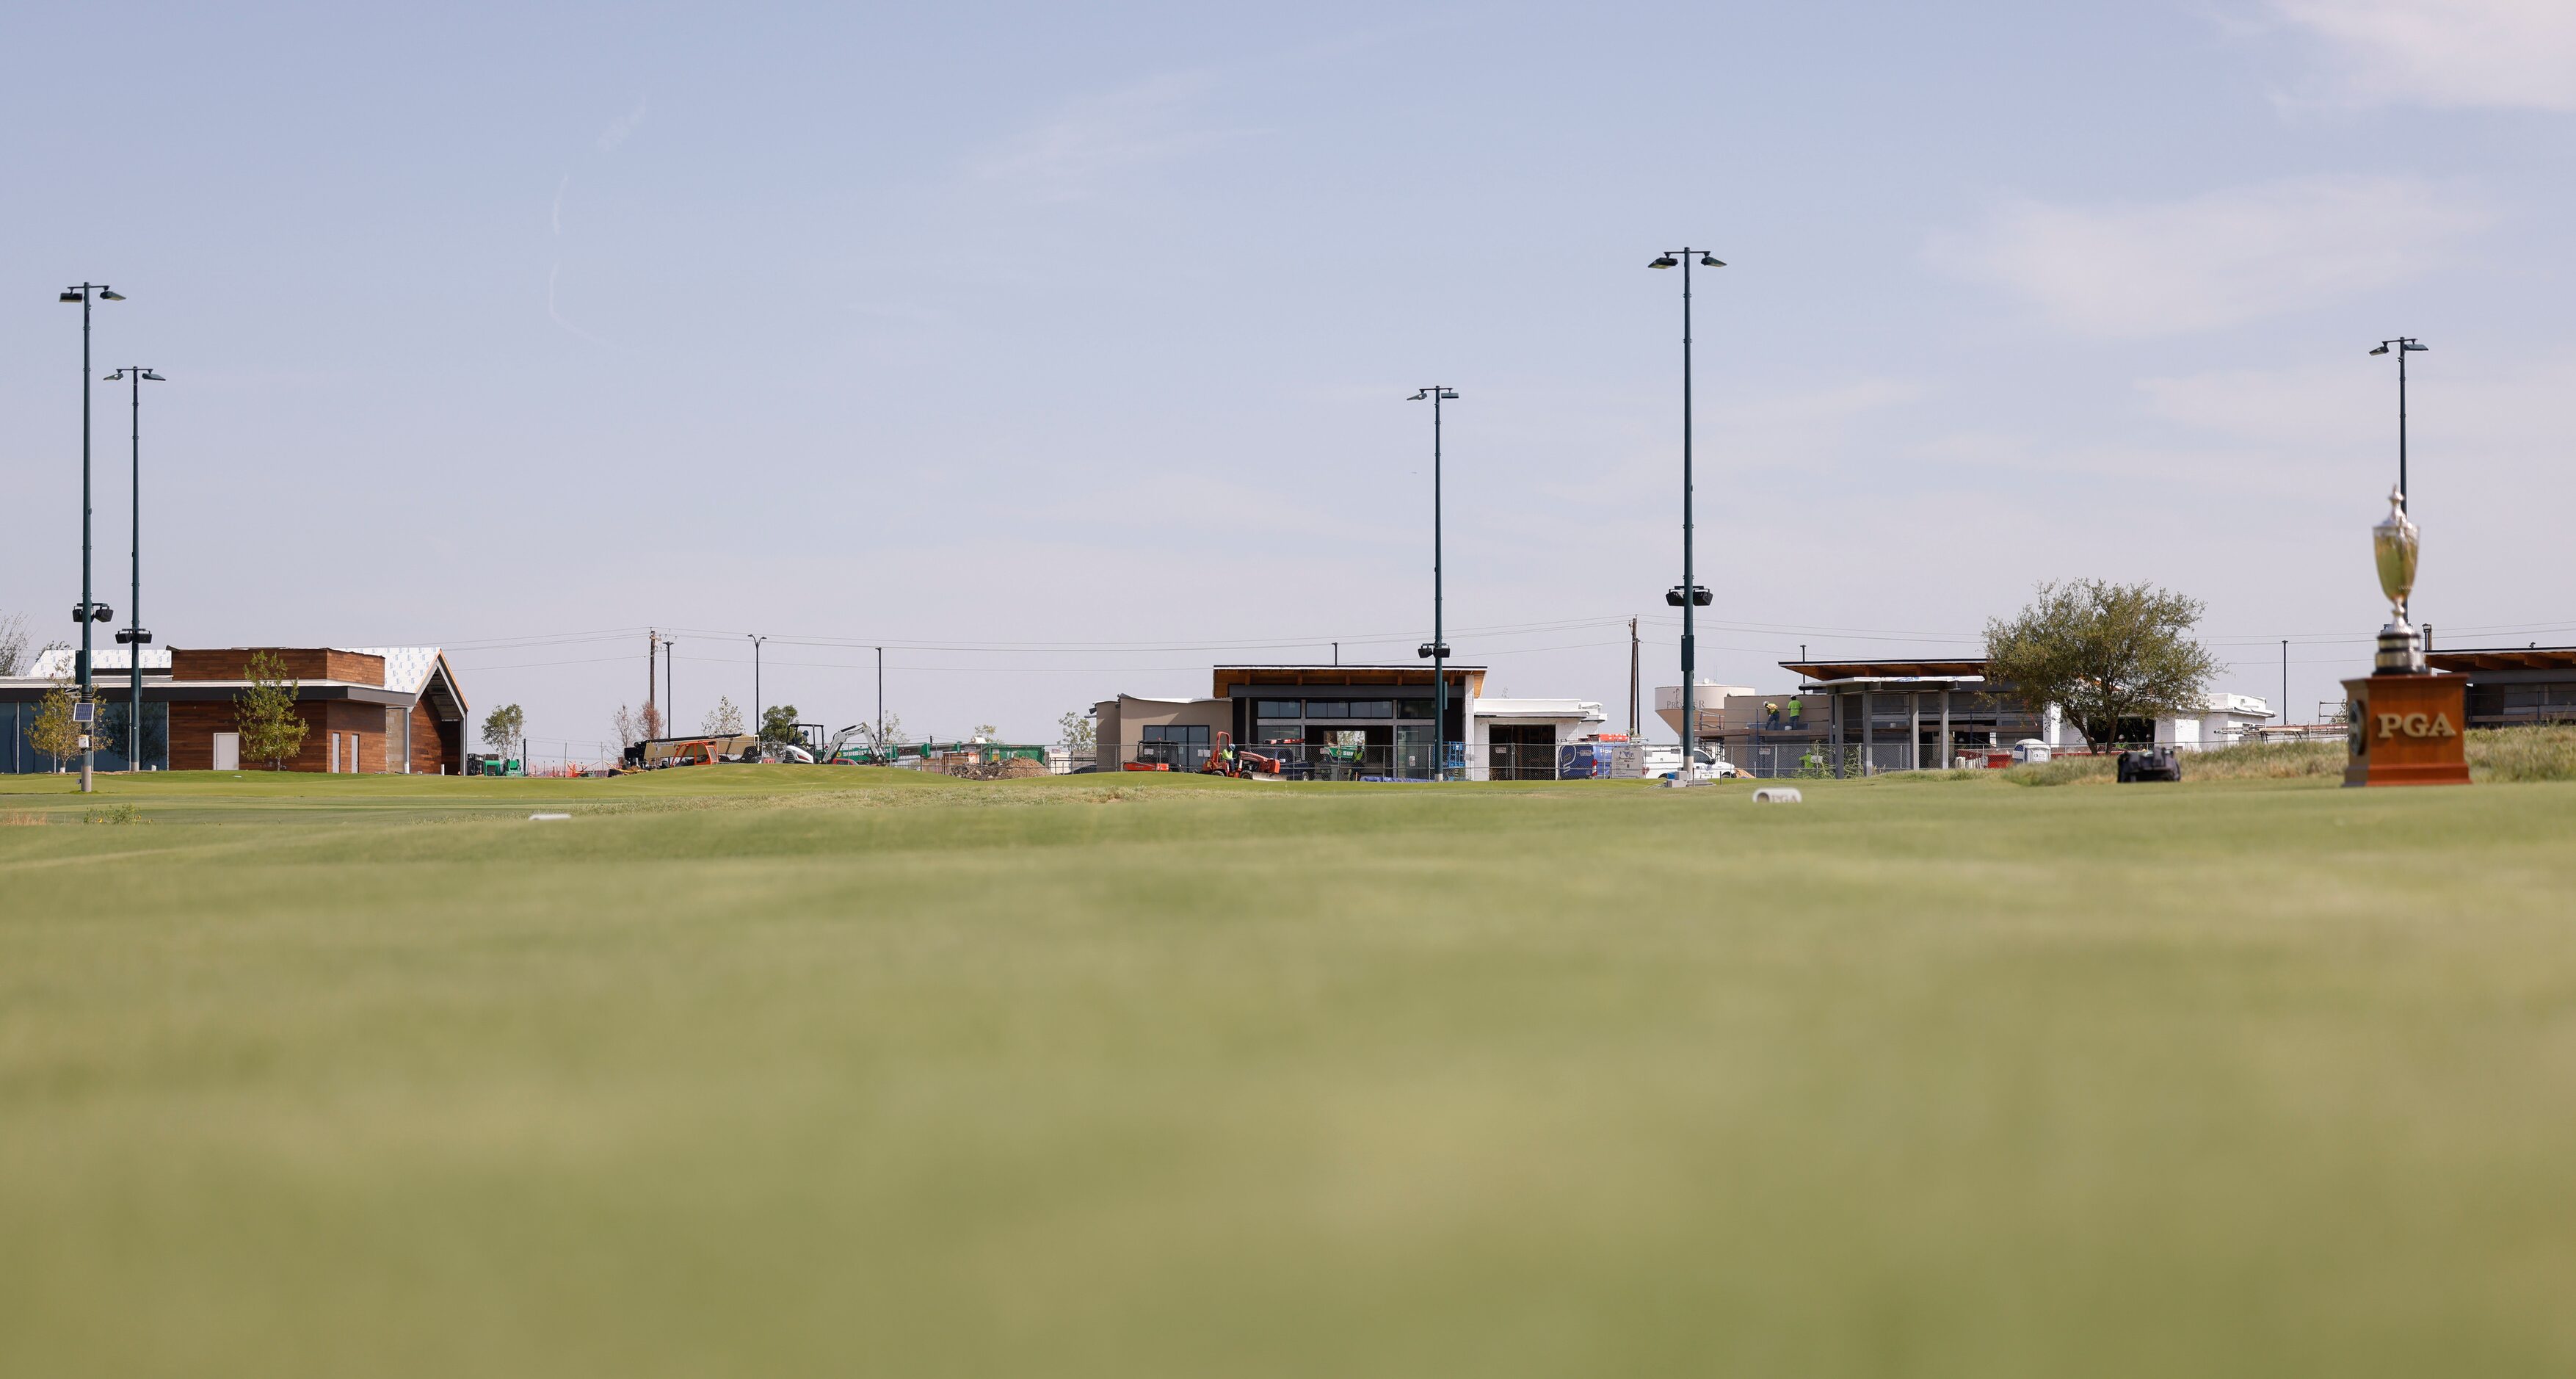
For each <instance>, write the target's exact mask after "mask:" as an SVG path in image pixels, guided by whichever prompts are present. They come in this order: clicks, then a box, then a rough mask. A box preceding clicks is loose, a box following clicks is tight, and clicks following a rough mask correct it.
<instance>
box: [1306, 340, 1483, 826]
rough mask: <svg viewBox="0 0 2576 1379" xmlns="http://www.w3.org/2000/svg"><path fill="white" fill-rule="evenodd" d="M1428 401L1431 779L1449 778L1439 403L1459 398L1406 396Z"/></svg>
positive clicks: (1432, 393)
mask: <svg viewBox="0 0 2576 1379" xmlns="http://www.w3.org/2000/svg"><path fill="white" fill-rule="evenodd" d="M1425 398H1428V399H1430V400H1431V640H1430V641H1429V642H1426V643H1424V644H1423V645H1422V646H1421V647H1419V648H1417V649H1416V651H1415V653H1414V654H1416V655H1419V656H1426V657H1429V658H1430V660H1431V685H1432V689H1431V750H1432V752H1433V753H1435V754H1436V756H1435V759H1434V760H1433V761H1432V763H1431V778H1432V779H1433V780H1447V779H1448V778H1449V642H1448V640H1447V638H1446V637H1445V636H1443V634H1442V626H1443V625H1442V622H1441V607H1440V597H1441V589H1440V404H1441V403H1443V402H1455V401H1457V400H1458V390H1457V389H1455V388H1450V387H1445V386H1443V385H1441V384H1437V383H1435V384H1432V385H1431V386H1430V387H1428V388H1424V389H1422V390H1420V391H1418V392H1416V393H1415V394H1414V395H1413V396H1411V397H1409V398H1406V399H1405V401H1407V402H1420V401H1422V400H1423V399H1425ZM1334 659H1336V660H1339V659H1340V648H1339V647H1336V648H1334Z"/></svg>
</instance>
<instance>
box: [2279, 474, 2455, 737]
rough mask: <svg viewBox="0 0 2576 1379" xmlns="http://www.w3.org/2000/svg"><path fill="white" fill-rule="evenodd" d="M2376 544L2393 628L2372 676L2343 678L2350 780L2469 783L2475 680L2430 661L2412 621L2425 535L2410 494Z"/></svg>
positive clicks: (2373, 535) (2374, 537) (2384, 633)
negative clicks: (2410, 511)
mask: <svg viewBox="0 0 2576 1379" xmlns="http://www.w3.org/2000/svg"><path fill="white" fill-rule="evenodd" d="M2370 549H2371V555H2372V556H2373V557H2374V559H2375V561H2376V563H2377V564H2378V566H2379V592H2380V593H2382V594H2385V595H2387V596H2388V625H2387V626H2386V627H2383V628H2381V629H2379V656H2378V659H2377V660H2376V661H2374V662H2373V663H2372V672H2371V675H2370V677H2369V678H2368V679H2364V680H2346V681H2344V682H2343V690H2344V707H2345V711H2346V713H2347V714H2348V715H2349V719H2348V722H2347V723H2346V728H2345V746H2346V751H2347V755H2346V757H2345V761H2344V771H2343V783H2344V784H2346V785H2466V784H2468V783H2469V765H2468V757H2467V755H2466V754H2465V753H2464V752H2463V751H2462V747H2463V745H2464V744H2463V739H2462V737H2461V730H2462V729H2463V728H2465V727H2466V726H2467V724H2468V715H2467V713H2466V712H2465V709H2466V707H2467V694H2466V686H2467V684H2468V677H2467V676H2465V675H2446V674H2444V673H2442V672H2440V671H2437V670H2434V669H2432V668H2431V667H2429V666H2427V665H2426V664H2425V662H2424V639H2423V637H2422V635H2421V634H2419V633H2417V632H2416V630H2415V629H2414V628H2413V627H2412V626H2410V625H2408V623H2407V621H2406V609H2407V603H2408V601H2409V600H2410V599H2412V598H2413V597H2414V594H2415V566H2416V560H2417V557H2418V555H2419V554H2420V552H2421V551H2422V549H2423V534H2422V533H2421V532H2419V531H2417V530H2416V529H2415V524H2414V522H2412V521H2410V520H2408V518H2407V516H2406V499H2405V498H2404V496H2403V495H2401V494H2399V493H2398V492H2397V491H2396V490H2393V489H2392V490H2390V491H2389V494H2388V517H2387V520H2385V521H2383V522H2381V523H2380V524H2379V525H2378V526H2375V527H2372V528H2371V529H2370ZM2288 707H2289V706H2288V705H2286V704H2285V705H2283V706H2282V708H2283V709H2284V710H2287V709H2288Z"/></svg>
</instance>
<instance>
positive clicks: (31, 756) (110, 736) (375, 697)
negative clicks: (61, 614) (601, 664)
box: [0, 646, 466, 775]
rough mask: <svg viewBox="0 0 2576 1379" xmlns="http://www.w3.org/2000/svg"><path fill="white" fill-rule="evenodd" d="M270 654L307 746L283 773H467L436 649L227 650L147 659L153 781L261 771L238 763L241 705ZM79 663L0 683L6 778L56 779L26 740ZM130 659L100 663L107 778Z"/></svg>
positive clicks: (145, 756) (458, 713) (117, 760)
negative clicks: (162, 775)
mask: <svg viewBox="0 0 2576 1379" xmlns="http://www.w3.org/2000/svg"><path fill="white" fill-rule="evenodd" d="M263 651H265V652H267V653H268V654H270V655H271V656H274V657H275V658H277V660H278V661H279V662H280V663H281V664H282V665H283V666H284V667H285V672H286V676H287V678H288V679H290V680H292V681H294V682H295V701H296V703H295V707H296V714H297V716H298V717H300V718H302V719H303V720H304V724H305V732H304V742H303V744H302V746H301V747H300V748H299V749H298V751H297V753H296V755H295V756H294V757H293V758H291V759H289V760H288V761H286V762H285V763H284V767H285V769H287V770H290V771H323V772H337V773H343V774H353V773H354V774H367V775H373V774H379V773H387V772H390V773H393V774H396V775H400V774H405V773H409V774H418V775H443V774H451V773H456V772H460V771H462V770H463V769H464V762H465V714H466V706H465V697H464V695H463V694H462V693H461V692H459V691H458V689H457V686H456V673H455V671H454V669H453V668H451V667H450V666H449V665H448V664H447V658H446V656H445V655H444V654H442V653H441V652H440V651H439V649H438V648H437V647H434V646H380V647H355V648H338V647H224V648H214V649H199V650H189V649H185V648H168V649H164V648H156V647H147V648H145V649H144V652H143V717H142V729H143V732H142V751H141V753H140V758H141V759H140V761H139V762H138V763H136V764H138V765H140V766H141V767H142V769H145V770H156V771H157V770H169V771H205V770H232V769H237V768H240V767H245V766H264V765H266V764H267V763H264V762H247V761H244V760H242V756H241V730H240V716H239V707H238V705H237V704H236V702H235V701H236V700H237V699H238V698H239V696H240V695H241V693H242V691H244V690H246V689H248V688H249V687H250V680H249V665H250V660H251V658H252V657H253V656H254V655H257V654H259V653H260V652H263ZM72 655H73V653H71V652H70V651H66V650H55V651H48V652H46V653H45V654H44V655H42V656H40V657H38V658H37V660H36V663H35V664H34V665H33V666H32V667H30V669H31V671H32V673H31V674H28V675H23V676H13V677H9V678H6V679H0V723H5V724H6V731H5V734H4V735H5V736H6V738H7V750H6V751H0V771H12V772H21V771H50V770H52V769H54V765H55V763H54V760H53V759H52V758H51V757H48V756H45V755H43V754H42V753H40V752H38V751H37V750H36V747H35V744H34V743H33V742H32V741H30V740H29V739H28V733H29V732H30V731H31V730H32V729H33V727H34V725H35V718H36V714H37V711H38V708H39V706H40V705H41V704H42V702H43V700H44V697H45V695H46V694H47V693H48V692H49V691H51V690H52V689H53V687H54V686H55V685H56V684H58V683H60V682H61V681H62V680H64V679H66V678H67V677H68V676H69V675H70V674H71V671H72V664H73V663H72ZM126 656H127V651H126V649H125V648H123V647H117V648H112V649H102V650H100V651H97V652H95V653H93V660H92V662H91V665H92V675H93V679H94V681H95V683H96V687H97V688H96V693H97V695H98V698H99V709H100V712H99V717H100V723H99V727H98V729H97V733H96V741H97V745H98V748H99V751H98V757H97V761H98V766H99V768H100V769H102V770H115V771H122V770H125V769H127V765H128V763H127V761H126V758H125V746H126V742H127V734H126V722H127V718H128V715H129V714H130V713H131V704H132V695H131V691H130V690H129V688H128V686H129V684H130V683H131V682H130V679H129V676H130V675H131V673H132V662H130V661H128V660H127V659H126Z"/></svg>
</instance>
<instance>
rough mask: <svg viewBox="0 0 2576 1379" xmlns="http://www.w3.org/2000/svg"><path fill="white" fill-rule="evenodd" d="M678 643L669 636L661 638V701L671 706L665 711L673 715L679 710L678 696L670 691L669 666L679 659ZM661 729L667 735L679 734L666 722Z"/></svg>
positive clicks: (674, 735) (675, 735) (676, 714)
mask: <svg viewBox="0 0 2576 1379" xmlns="http://www.w3.org/2000/svg"><path fill="white" fill-rule="evenodd" d="M679 645H680V644H679V643H678V642H676V641H673V640H672V639H671V638H669V637H664V638H663V639H662V702H663V703H665V704H668V705H670V706H671V707H670V709H669V710H667V712H669V713H670V714H671V715H672V716H673V717H677V716H678V715H679V712H680V699H679V696H678V695H676V694H673V693H672V692H671V667H672V665H673V663H675V662H677V661H678V660H679V659H680V653H679V649H678V648H679ZM662 731H663V734H664V736H667V737H678V736H679V735H680V734H679V732H678V730H676V729H674V728H672V727H671V725H669V724H667V723H666V724H664V725H663V726H662Z"/></svg>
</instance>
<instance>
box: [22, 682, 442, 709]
mask: <svg viewBox="0 0 2576 1379" xmlns="http://www.w3.org/2000/svg"><path fill="white" fill-rule="evenodd" d="M248 688H250V682H249V681H247V680H178V681H172V680H154V679H152V678H151V677H150V676H145V677H144V680H143V702H145V703H147V704H201V703H206V702H208V701H218V702H230V701H231V700H233V699H235V698H237V697H238V696H239V695H240V694H241V692H242V691H243V690H246V689H248ZM53 689H54V687H53V685H52V684H51V683H50V682H38V683H35V684H15V685H0V704H12V703H15V704H36V703H42V702H43V701H44V698H45V696H46V695H48V694H51V693H53ZM92 692H93V693H94V694H96V695H97V697H98V698H100V699H102V700H114V699H126V698H130V697H131V696H132V693H133V682H132V681H130V680H125V679H110V678H108V677H106V676H100V677H98V678H97V680H96V681H95V682H94V684H93V685H92ZM333 699H339V700H346V701H348V702H351V703H356V704H382V705H384V706H385V707H387V708H397V709H399V708H409V707H410V706H411V703H412V696H410V695H408V694H405V693H403V692H402V691H401V690H389V689H383V688H380V687H378V686H375V685H351V684H344V683H340V682H338V681H332V682H327V683H322V684H315V683H312V682H310V681H308V682H306V683H304V684H301V685H298V686H296V687H295V702H297V703H299V704H309V703H316V702H322V701H327V700H333Z"/></svg>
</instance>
